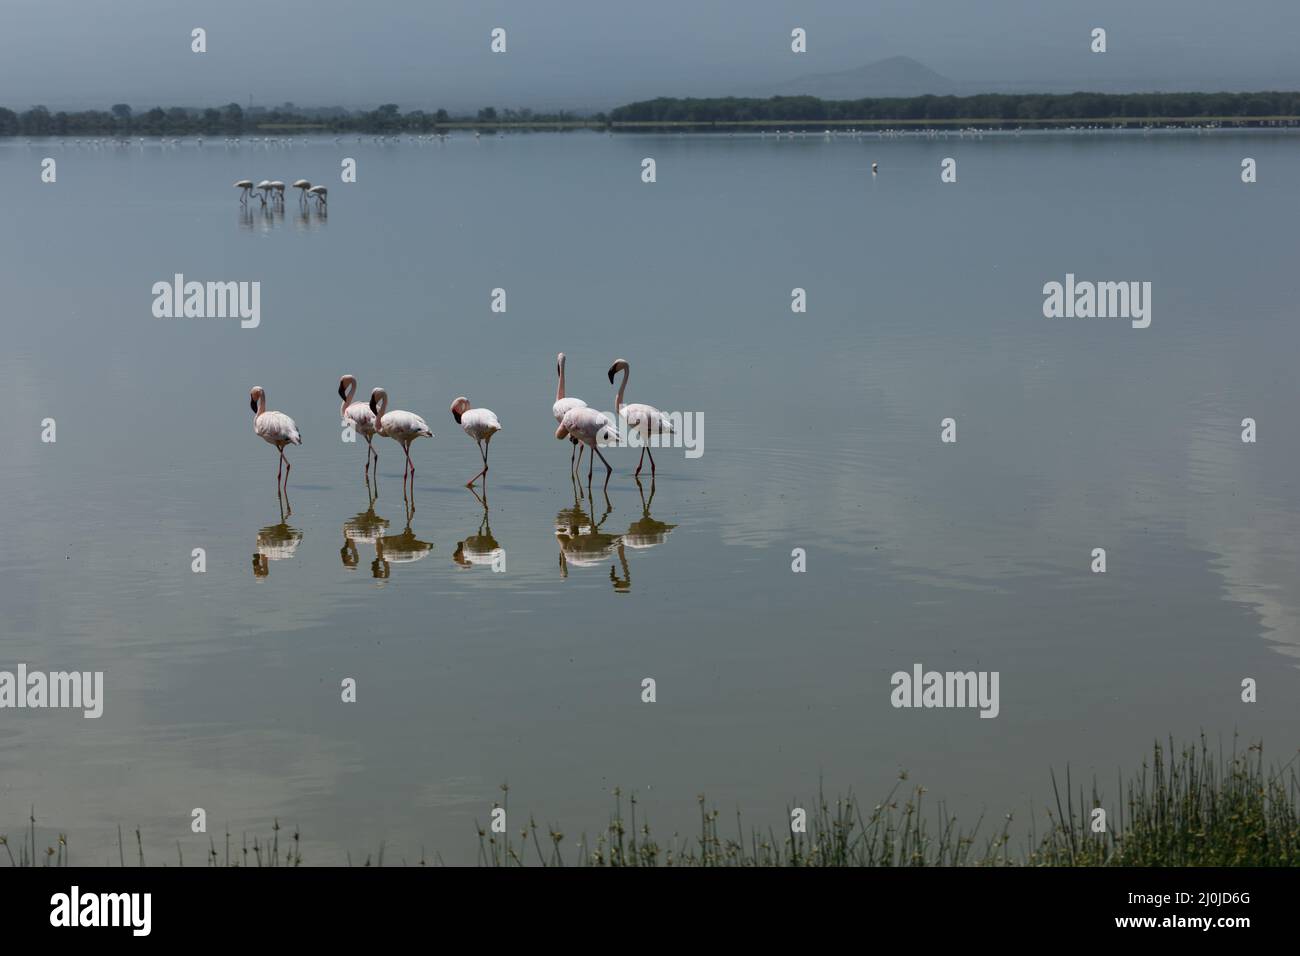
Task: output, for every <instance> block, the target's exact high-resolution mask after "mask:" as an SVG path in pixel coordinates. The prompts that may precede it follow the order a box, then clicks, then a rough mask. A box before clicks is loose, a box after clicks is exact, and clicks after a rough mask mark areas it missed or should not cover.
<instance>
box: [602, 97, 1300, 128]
mask: <svg viewBox="0 0 1300 956" xmlns="http://www.w3.org/2000/svg"><path fill="white" fill-rule="evenodd" d="M1265 116H1267V117H1279V116H1286V117H1300V92H1291V93H1066V94H1061V95H1055V94H1046V93H1023V94H1021V93H983V94H980V95H978V96H912V97H907V98H898V99H862V100H822V99H818V98H817V97H815V96H774V97H772V98H771V99H739V98H736V97H723V98H717V99H669V98H662V97H661V98H660V99H655V100H645V101H643V102H640V103H630V104H628V105H627V106H620V107H618V108H616V109H614V110H613V111H611V113H610V115H609V118H610V121H611V122H613V123H762V122H774V123H775V122H786V123H789V122H819V121H831V122H847V121H853V120H862V121H867V120H912V121H916V120H937V121H951V120H963V119H969V120H971V121H976V120H1001V121H1026V122H1034V121H1043V120H1047V121H1050V120H1072V119H1097V120H1110V119H1117V120H1122V119H1126V118H1133V119H1140V118H1147V117H1151V118H1160V117H1169V118H1174V117H1188V118H1194V117H1203V118H1212V117H1222V118H1228V117H1233V118H1236V117H1239V118H1241V119H1244V120H1249V119H1250V118H1251V117H1265Z"/></svg>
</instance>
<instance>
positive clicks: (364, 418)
mask: <svg viewBox="0 0 1300 956" xmlns="http://www.w3.org/2000/svg"><path fill="white" fill-rule="evenodd" d="M356 394H357V377H356V376H355V375H344V376H343V377H342V378H340V379H339V398H341V399H343V405H342V407H340V409H339V414H340V415H341V416H342V418H343V423H344V424H349V423H350V424H351V425H352V430H353V431H354V432H356V433H357V434H358V435H360V436H361V437H362V438H364V439H365V440H366V477H367V478H368V477H369V476H370V456H371V455H374V456H375V471H376V473H377V472H378V471H379V452H377V451H375V446H374V437H375V413H374V412H372V411H371V410H370V406H369V405H368V404H367V403H366V402H354V401H352V397H353V396H354V395H356Z"/></svg>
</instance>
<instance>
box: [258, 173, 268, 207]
mask: <svg viewBox="0 0 1300 956" xmlns="http://www.w3.org/2000/svg"><path fill="white" fill-rule="evenodd" d="M254 188H255V189H256V190H257V191H258V192H259V193H261V194H262V205H263V206H265V205H266V196H267V193H269V192H270V191H271V180H269V179H263V180H262V181H261V182H259V183H258V184H257V186H255V187H254Z"/></svg>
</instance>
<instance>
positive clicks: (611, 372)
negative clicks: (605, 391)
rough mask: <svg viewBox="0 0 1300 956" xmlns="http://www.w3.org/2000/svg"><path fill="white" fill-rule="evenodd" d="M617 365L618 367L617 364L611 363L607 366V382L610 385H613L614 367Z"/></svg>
mask: <svg viewBox="0 0 1300 956" xmlns="http://www.w3.org/2000/svg"><path fill="white" fill-rule="evenodd" d="M617 367H618V366H616V365H611V366H610V367H609V384H610V385H613V384H614V369H616V368H617Z"/></svg>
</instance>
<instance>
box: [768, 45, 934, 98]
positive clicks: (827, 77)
mask: <svg viewBox="0 0 1300 956" xmlns="http://www.w3.org/2000/svg"><path fill="white" fill-rule="evenodd" d="M957 86H958V84H956V83H954V82H953V81H952V80H950V79H948V78H947V77H946V76H943V75H942V74H939V73H936V72H935V71H934V70H932V69H930V68H929V67H928V66H926V65H925V64H924V63H918V62H917V61H916V60H913V59H912V58H911V57H910V56H891V57H890V58H889V59H887V60H878V61H876V62H875V63H868V64H867V65H866V66H860V67H858V68H857V69H856V70H841V71H840V72H838V73H810V74H808V75H807V76H801V77H798V78H796V79H793V80H790V81H789V82H788V83H782V84H780V85H779V86H778V87H777V88H776V90H775V95H777V96H816V97H820V98H821V99H824V100H860V99H865V98H867V97H881V96H924V95H925V94H926V93H934V94H936V95H938V94H945V93H955V92H956V91H957Z"/></svg>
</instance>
